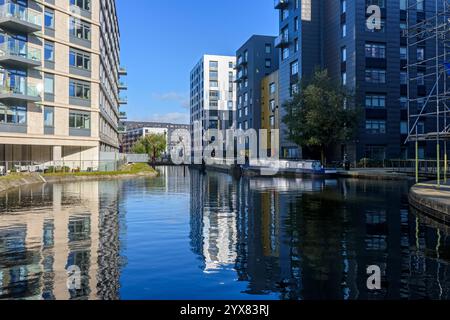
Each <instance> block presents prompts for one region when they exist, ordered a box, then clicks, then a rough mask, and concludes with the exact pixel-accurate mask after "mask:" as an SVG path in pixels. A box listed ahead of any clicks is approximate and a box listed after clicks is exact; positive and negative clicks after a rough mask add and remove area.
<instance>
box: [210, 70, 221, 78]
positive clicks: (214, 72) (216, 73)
mask: <svg viewBox="0 0 450 320" xmlns="http://www.w3.org/2000/svg"><path fill="white" fill-rule="evenodd" d="M209 78H210V79H211V80H218V79H219V73H218V72H217V71H210V72H209Z"/></svg>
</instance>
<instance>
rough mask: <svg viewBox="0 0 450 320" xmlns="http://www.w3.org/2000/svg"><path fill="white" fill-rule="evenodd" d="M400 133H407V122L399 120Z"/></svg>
mask: <svg viewBox="0 0 450 320" xmlns="http://www.w3.org/2000/svg"><path fill="white" fill-rule="evenodd" d="M400 134H404V135H405V134H408V122H406V121H402V122H400Z"/></svg>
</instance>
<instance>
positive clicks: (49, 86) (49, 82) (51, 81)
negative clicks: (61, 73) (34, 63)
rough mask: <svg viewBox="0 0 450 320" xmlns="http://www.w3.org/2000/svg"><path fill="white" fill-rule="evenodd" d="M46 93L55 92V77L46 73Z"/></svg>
mask: <svg viewBox="0 0 450 320" xmlns="http://www.w3.org/2000/svg"><path fill="white" fill-rule="evenodd" d="M44 93H46V94H55V78H54V76H52V75H49V74H45V75H44Z"/></svg>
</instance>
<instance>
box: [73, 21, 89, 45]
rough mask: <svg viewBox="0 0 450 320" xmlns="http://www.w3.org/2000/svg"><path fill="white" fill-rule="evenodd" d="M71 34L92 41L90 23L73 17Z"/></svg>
mask: <svg viewBox="0 0 450 320" xmlns="http://www.w3.org/2000/svg"><path fill="white" fill-rule="evenodd" d="M70 35H71V36H72V37H75V38H78V39H82V40H86V41H91V26H90V24H89V23H86V22H84V21H81V20H79V19H75V18H73V17H71V18H70Z"/></svg>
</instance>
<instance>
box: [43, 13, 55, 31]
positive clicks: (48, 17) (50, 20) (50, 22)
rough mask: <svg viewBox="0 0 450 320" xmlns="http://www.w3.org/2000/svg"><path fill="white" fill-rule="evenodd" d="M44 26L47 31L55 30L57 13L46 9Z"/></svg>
mask: <svg viewBox="0 0 450 320" xmlns="http://www.w3.org/2000/svg"><path fill="white" fill-rule="evenodd" d="M44 26H45V28H46V29H55V12H54V11H53V10H51V9H45V13H44Z"/></svg>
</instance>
